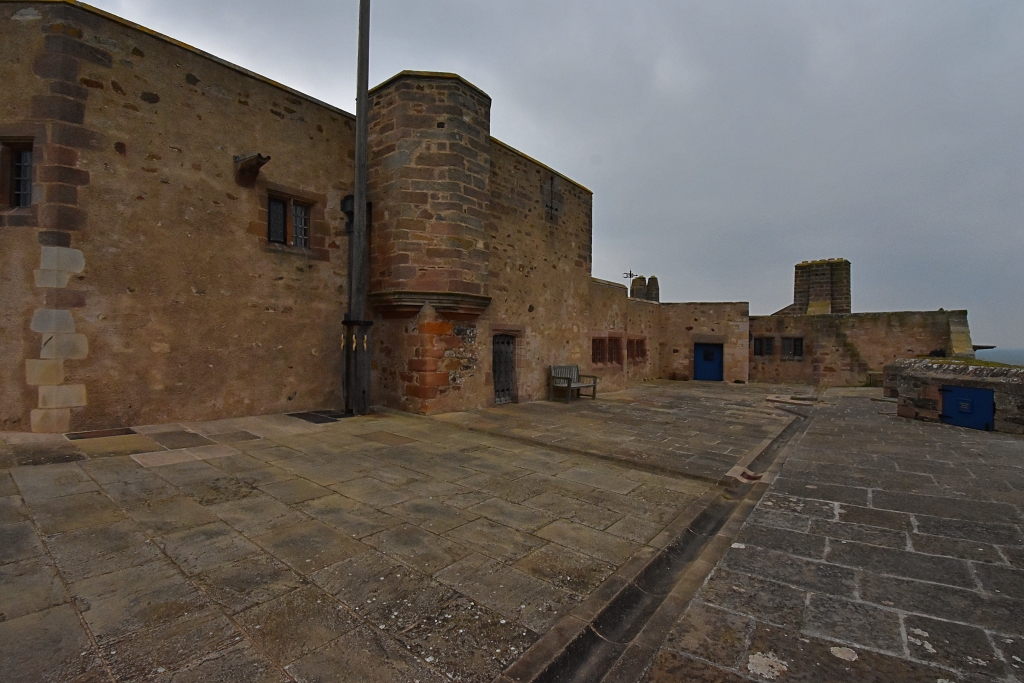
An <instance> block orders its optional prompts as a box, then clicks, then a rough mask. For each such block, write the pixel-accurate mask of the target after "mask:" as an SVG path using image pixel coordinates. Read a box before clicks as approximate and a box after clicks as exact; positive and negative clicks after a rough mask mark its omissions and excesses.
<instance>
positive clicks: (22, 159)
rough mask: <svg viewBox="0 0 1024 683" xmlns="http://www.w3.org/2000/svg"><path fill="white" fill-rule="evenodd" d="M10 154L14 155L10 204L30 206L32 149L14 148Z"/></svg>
mask: <svg viewBox="0 0 1024 683" xmlns="http://www.w3.org/2000/svg"><path fill="white" fill-rule="evenodd" d="M11 156H13V157H14V168H13V170H12V173H11V180H12V182H11V185H12V186H13V190H14V191H13V193H12V197H11V206H32V150H31V149H15V150H14V151H13V154H12V155H11Z"/></svg>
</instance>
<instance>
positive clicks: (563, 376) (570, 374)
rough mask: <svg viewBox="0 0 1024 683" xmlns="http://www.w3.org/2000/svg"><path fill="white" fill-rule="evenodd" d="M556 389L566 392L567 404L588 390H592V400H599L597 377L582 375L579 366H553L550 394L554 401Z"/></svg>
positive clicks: (550, 378) (549, 380) (549, 383)
mask: <svg viewBox="0 0 1024 683" xmlns="http://www.w3.org/2000/svg"><path fill="white" fill-rule="evenodd" d="M584 380H586V381H584ZM556 389H563V390H565V402H566V403H568V402H569V401H571V400H572V399H573V397H574V396H576V395H582V392H583V390H586V389H590V398H592V399H594V400H597V375H581V374H580V366H578V365H552V366H551V376H550V377H549V378H548V394H549V398H550V399H551V400H552V401H553V400H555V390H556Z"/></svg>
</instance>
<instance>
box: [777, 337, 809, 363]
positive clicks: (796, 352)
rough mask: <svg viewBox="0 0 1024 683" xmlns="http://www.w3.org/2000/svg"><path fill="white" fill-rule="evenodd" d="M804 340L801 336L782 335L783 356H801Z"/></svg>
mask: <svg viewBox="0 0 1024 683" xmlns="http://www.w3.org/2000/svg"><path fill="white" fill-rule="evenodd" d="M803 355H804V340H803V337H783V339H782V356H783V357H784V358H803Z"/></svg>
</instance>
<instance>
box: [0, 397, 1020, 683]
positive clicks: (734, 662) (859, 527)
mask: <svg viewBox="0 0 1024 683" xmlns="http://www.w3.org/2000/svg"><path fill="white" fill-rule="evenodd" d="M785 393H794V394H796V393H803V392H801V391H799V388H787V387H782V388H780V387H768V386H757V385H754V386H747V387H733V386H720V385H719V386H715V385H700V384H695V383H692V382H691V383H672V384H668V383H665V384H663V385H659V386H642V387H637V388H635V389H631V390H629V391H627V392H621V393H619V394H614V395H608V396H604V397H602V398H601V399H600V400H598V401H596V402H591V403H590V404H589V405H588V404H587V402H580V403H573V404H571V405H569V406H565V405H564V404H544V403H538V404H530V405H521V406H510V407H509V408H511V410H508V411H507V412H504V413H500V412H499V411H478V412H476V413H469V414H464V415H461V416H445V417H444V419H434V418H422V417H415V416H409V415H403V414H391V413H380V414H375V415H372V416H368V417H365V418H353V419H346V420H341V421H339V422H335V423H330V424H319V425H318V424H311V423H308V422H305V421H302V420H299V419H296V418H293V417H288V416H282V415H272V416H261V417H251V418H240V419H233V420H220V421H216V422H205V423H190V424H177V425H159V426H151V427H140V428H138V429H137V431H138V432H139V433H138V434H132V435H125V436H107V437H101V438H94V439H83V440H78V441H68V440H65V439H63V437H57V438H55V437H40V436H34V435H24V434H2V435H0V439H2V442H0V681H4V682H5V683H6V682H7V681H12V682H20V681H31V682H36V681H78V682H81V683H85V682H92V681H108V682H109V681H176V682H179V683H180V682H183V681H259V682H263V681H275V682H276V681H409V682H411V681H423V682H427V681H450V680H458V681H491V680H494V679H495V678H496V677H498V676H499V675H500V674H501V672H502V671H504V670H505V669H506V668H507V667H508V666H510V665H511V664H512V663H513V662H515V661H516V660H517V659H519V658H520V656H521V655H522V653H523V652H524V651H526V650H527V649H529V648H530V647H531V646H532V645H533V644H535V643H537V642H538V640H539V639H541V638H542V637H544V635H545V634H546V633H553V631H552V628H553V626H554V625H555V624H557V623H560V620H563V619H564V618H565V617H566V615H570V616H572V617H575V618H580V619H584V620H585V619H587V618H589V617H586V616H584V615H592V614H596V613H597V611H598V610H599V609H600V607H601V606H602V605H603V604H605V603H604V602H602V601H603V600H607V599H608V597H609V596H610V595H611V594H609V593H608V592H607V590H605V589H604V588H602V587H603V586H605V587H606V586H613V585H622V582H623V581H624V580H628V577H630V576H632V575H633V574H632V573H631V572H635V571H636V570H637V568H638V567H639V566H642V564H643V563H645V562H646V561H647V560H649V558H651V557H653V556H654V555H655V554H656V553H657V552H658V550H659V549H660V548H663V547H665V546H666V545H667V544H668V543H669V542H670V541H671V540H672V539H673V538H675V537H676V536H677V535H678V534H679V533H680V532H681V531H682V530H683V529H684V528H685V526H686V524H687V520H688V519H691V518H692V515H693V514H694V513H695V511H696V510H697V509H698V508H699V507H700V506H701V505H703V502H701V501H706V500H709V498H708V496H709V495H711V494H712V493H714V492H716V491H719V490H720V489H719V488H718V486H717V485H715V484H711V483H708V481H707V479H706V478H695V477H693V476H685V475H683V474H670V473H667V472H666V470H668V469H671V468H666V467H663V466H662V464H663V463H664V462H667V461H668V460H666V459H667V458H669V455H668V453H670V452H672V449H678V448H681V445H680V444H681V443H682V442H683V441H685V440H686V439H689V441H687V443H689V444H690V445H691V446H694V447H695V448H694V450H695V451H696V450H698V449H699V447H702V446H700V444H704V446H703V447H706V448H711V449H718V450H717V451H714V452H716V453H718V455H717V456H713V457H719V456H721V460H720V461H718V462H717V463H715V464H714V466H713V467H708V468H707V469H706V470H705V471H704V472H703V473H701V472H694V474H696V475H697V477H710V476H711V475H715V476H721V474H722V473H723V472H724V471H728V469H729V467H731V466H732V464H735V463H736V462H737V461H738V460H740V459H742V458H746V457H748V456H749V455H750V454H751V453H756V452H757V450H758V444H764V443H766V440H770V438H769V435H771V434H773V433H776V434H777V433H779V432H780V431H781V429H782V428H783V427H784V425H785V424H789V422H790V421H792V419H793V415H792V414H791V413H788V412H784V411H783V410H781V409H780V408H779V407H778V406H777V405H776V404H770V403H768V402H766V401H765V400H764V399H765V396H766V395H767V394H785ZM877 394H878V392H877V391H871V390H832V391H829V392H827V393H826V394H825V395H824V401H823V402H822V403H819V404H818V406H817V407H815V408H814V409H813V410H811V411H810V413H809V414H811V416H812V417H811V419H810V420H809V421H808V423H806V424H807V429H806V431H804V432H803V433H801V434H798V435H797V436H796V437H795V438H794V439H793V441H791V442H790V443H789V445H788V446H787V447H786V448H784V449H783V450H782V453H781V455H780V458H781V459H782V461H781V464H782V469H781V472H780V473H779V475H778V476H777V478H775V479H774V480H773V481H771V484H770V486H769V488H768V491H767V493H765V495H764V496H763V497H762V498H761V500H760V502H759V504H758V505H757V506H756V507H755V508H754V510H753V512H752V513H751V515H750V517H749V518H748V519H747V521H746V523H745V524H744V525H743V526H742V527H741V528H740V531H739V533H738V536H736V537H735V538H734V539H733V540H732V543H733V547H732V548H730V549H728V551H727V552H726V554H725V555H724V557H722V559H721V561H720V562H718V563H717V566H716V567H715V569H714V571H713V572H712V574H711V575H710V577H709V578H708V579H707V581H706V582H705V583H704V585H703V587H702V588H701V589H700V590H699V592H698V593H697V595H696V597H695V598H694V599H693V600H692V601H690V603H689V606H688V607H687V608H686V609H685V611H683V612H681V613H680V614H681V617H679V618H678V621H677V622H675V624H674V626H670V627H669V628H666V629H665V630H664V633H661V634H660V635H661V637H659V638H658V639H657V642H655V644H654V645H653V647H652V649H650V653H651V654H650V656H649V660H650V662H651V664H650V666H649V667H647V668H643V667H641V668H639V669H638V668H636V667H635V666H633V667H630V666H625V667H620V668H618V669H615V670H614V672H617V673H618V674H625V673H629V672H632V673H633V674H635V675H633V676H632V678H628V677H627V678H617V679H616V680H623V681H625V680H630V681H636V680H640V679H643V680H646V681H649V682H650V683H654V682H659V683H660V682H663V681H718V682H732V681H930V682H934V683H941V682H942V681H950V682H952V681H963V682H965V683H966V682H968V681H970V682H978V683H981V682H987V681H1024V675H1022V671H1024V661H1022V660H1024V516H1022V505H1024V501H1022V495H1024V494H1022V491H1024V439H1021V438H1020V437H1013V436H1008V435H1003V434H986V433H981V432H972V431H969V430H962V429H958V428H953V427H947V426H942V425H930V424H923V423H918V422H910V421H904V420H900V419H897V418H895V417H894V416H893V415H892V414H891V413H893V412H894V411H893V406H892V404H890V403H885V402H882V401H874V400H871V399H870V398H869V397H870V396H877ZM730 406H731V407H730ZM804 410H805V411H806V409H804ZM645 414H647V415H649V416H650V422H651V424H649V425H644V424H643V422H644V420H643V416H644V415H645ZM467 415H468V416H476V419H477V422H473V421H472V419H470V418H468V417H467ZM495 415H498V417H495ZM666 415H669V416H671V419H667V418H666V417H665V416H666ZM452 419H455V420H456V421H458V422H459V424H458V425H453V424H451V422H450V420H452ZM673 420H678V421H679V424H678V425H673ZM598 422H601V423H602V424H604V425H605V429H606V430H607V431H606V434H608V435H609V441H607V442H604V443H603V445H602V442H601V441H600V440H595V439H589V440H587V439H582V442H583V448H582V449H579V450H583V451H587V450H590V451H595V450H600V452H596V453H595V454H594V455H587V454H586V453H583V452H578V451H577V452H574V451H573V448H574V446H573V444H571V443H565V442H561V443H558V441H559V439H560V438H562V437H558V436H557V435H559V434H561V435H562V436H563V437H565V438H568V439H570V440H572V439H574V438H575V437H576V436H581V437H585V436H587V435H588V430H589V429H591V428H593V427H594V425H596V424H597V423H598ZM531 424H533V425H536V424H542V425H544V427H543V429H541V430H539V431H538V432H536V433H528V432H523V431H517V430H524V429H526V427H527V426H528V425H531ZM560 424H561V425H562V428H561V429H559V425H560ZM697 425H699V427H697ZM780 425H782V426H780ZM464 427H472V428H473V429H475V430H477V431H470V430H468V429H465V428H464ZM502 429H505V430H509V434H508V435H507V436H501V435H499V434H498V432H500V431H501V430H502ZM689 432H693V433H692V434H690V436H688V437H685V439H684V438H683V436H680V435H684V436H685V435H686V434H687V433H689ZM698 436H699V438H698ZM543 439H551V440H552V441H551V443H552V444H554V445H555V446H556V447H550V448H549V447H546V446H544V445H543V444H542V443H541V441H543ZM657 443H663V446H661V447H660V448H661V450H658V448H659V447H656V444H657ZM641 444H649V445H651V452H652V453H653V454H654V455H655V457H653V458H651V459H642V458H638V457H637V453H639V452H640V451H641V450H642V449H641V446H640V445H641ZM664 444H668V445H664ZM730 449H731V450H730ZM703 452H704V453H707V452H711V451H703ZM690 455H692V457H694V458H701V457H704V456H702V455H701V454H700V453H697V454H690ZM597 456H600V457H597ZM725 456H728V457H725ZM686 457H689V455H686V456H680V458H686ZM728 458H733V460H732V462H731V463H730V461H729V460H728ZM702 467H703V465H702ZM677 469H679V470H680V471H681V470H682V469H683V468H677ZM659 470H660V472H659ZM771 477H772V475H769V479H770V478H771ZM728 545H729V543H728V542H726V543H725V544H724V546H723V547H726V548H728ZM705 561H710V562H714V560H713V559H711V558H710V557H709V558H707V559H706V560H705V559H702V560H701V562H705ZM710 566H712V565H708V567H710ZM624 577H626V578H625V579H624ZM667 623H669V624H671V623H672V622H671V621H669V622H667ZM648 637H649V634H648ZM647 642H654V641H647ZM658 643H660V644H658ZM535 651H536V649H535Z"/></svg>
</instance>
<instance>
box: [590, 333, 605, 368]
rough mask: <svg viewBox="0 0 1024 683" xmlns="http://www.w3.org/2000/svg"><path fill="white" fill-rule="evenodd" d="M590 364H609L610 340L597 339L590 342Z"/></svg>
mask: <svg viewBox="0 0 1024 683" xmlns="http://www.w3.org/2000/svg"><path fill="white" fill-rule="evenodd" d="M590 362H591V363H607V362H608V340H607V339H605V338H603V337H602V338H595V339H592V340H591V341H590Z"/></svg>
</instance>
